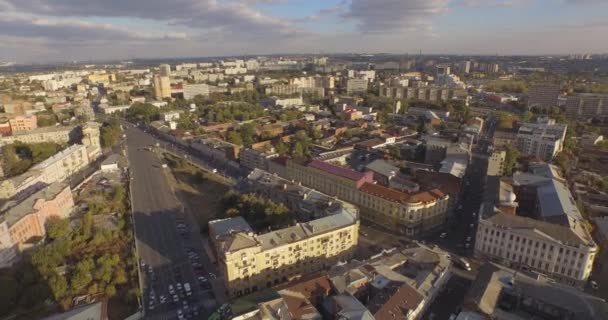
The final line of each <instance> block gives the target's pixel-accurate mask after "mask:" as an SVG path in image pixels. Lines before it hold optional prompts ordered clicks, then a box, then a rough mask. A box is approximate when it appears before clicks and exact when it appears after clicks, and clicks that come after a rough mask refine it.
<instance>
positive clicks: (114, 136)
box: [100, 122, 122, 148]
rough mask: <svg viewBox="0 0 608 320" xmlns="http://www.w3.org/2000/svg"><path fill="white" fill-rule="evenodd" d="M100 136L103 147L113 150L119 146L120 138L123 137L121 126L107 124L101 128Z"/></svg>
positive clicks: (115, 123)
mask: <svg viewBox="0 0 608 320" xmlns="http://www.w3.org/2000/svg"><path fill="white" fill-rule="evenodd" d="M100 135H101V136H100V138H101V139H100V140H101V146H102V147H104V148H111V147H113V146H115V145H116V144H118V142H119V141H120V137H121V136H122V130H121V129H120V124H118V123H117V122H114V123H107V124H105V125H104V126H102V127H101V132H100Z"/></svg>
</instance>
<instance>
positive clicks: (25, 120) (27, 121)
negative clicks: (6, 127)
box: [8, 114, 38, 133]
mask: <svg viewBox="0 0 608 320" xmlns="http://www.w3.org/2000/svg"><path fill="white" fill-rule="evenodd" d="M8 123H9V124H10V126H11V132H14V133H16V132H19V131H30V130H33V129H36V128H38V118H37V117H36V115H33V114H32V115H24V116H15V117H12V118H10V119H9V120H8Z"/></svg>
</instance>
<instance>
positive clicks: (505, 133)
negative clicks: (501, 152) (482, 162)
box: [492, 128, 517, 148]
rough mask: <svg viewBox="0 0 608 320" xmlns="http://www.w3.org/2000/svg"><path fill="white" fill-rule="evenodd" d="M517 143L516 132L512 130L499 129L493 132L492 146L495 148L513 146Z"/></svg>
mask: <svg viewBox="0 0 608 320" xmlns="http://www.w3.org/2000/svg"><path fill="white" fill-rule="evenodd" d="M516 143H517V131H516V130H514V129H500V128H497V129H496V130H495V131H494V137H493V138H492V144H493V145H494V147H495V148H500V147H505V146H510V145H515V144H516Z"/></svg>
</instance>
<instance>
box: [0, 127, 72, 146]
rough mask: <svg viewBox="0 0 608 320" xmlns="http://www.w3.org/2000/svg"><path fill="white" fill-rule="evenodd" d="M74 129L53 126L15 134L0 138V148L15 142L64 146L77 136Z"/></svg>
mask: <svg viewBox="0 0 608 320" xmlns="http://www.w3.org/2000/svg"><path fill="white" fill-rule="evenodd" d="M76 128H77V127H76V126H55V127H42V128H37V129H33V130H30V131H21V132H15V133H13V135H11V136H6V137H1V138H0V146H2V145H6V144H11V143H13V142H15V141H21V142H23V143H40V142H54V143H58V144H66V143H68V142H70V141H74V140H75V139H76V137H77V135H78V132H77V130H76Z"/></svg>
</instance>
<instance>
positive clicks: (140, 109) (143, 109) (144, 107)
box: [127, 102, 160, 123]
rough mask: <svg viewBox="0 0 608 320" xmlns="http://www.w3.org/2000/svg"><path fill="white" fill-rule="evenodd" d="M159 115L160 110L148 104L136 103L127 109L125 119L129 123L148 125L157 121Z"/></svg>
mask: <svg viewBox="0 0 608 320" xmlns="http://www.w3.org/2000/svg"><path fill="white" fill-rule="evenodd" d="M159 114H160V110H159V109H158V108H157V107H155V106H154V105H152V104H149V103H141V102H137V103H135V104H133V105H132V106H131V107H130V108H129V109H127V119H128V120H129V121H131V122H138V121H143V122H145V123H150V121H154V120H157V119H158V117H159Z"/></svg>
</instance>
